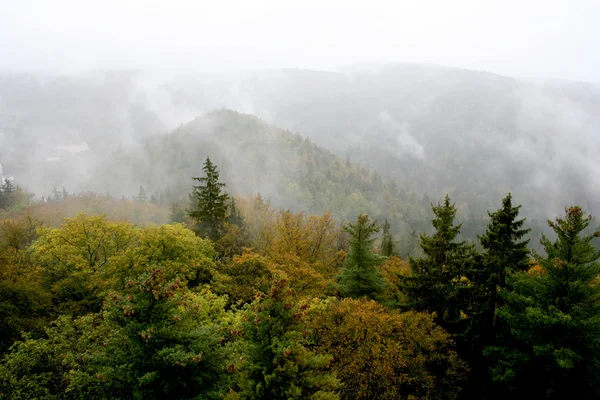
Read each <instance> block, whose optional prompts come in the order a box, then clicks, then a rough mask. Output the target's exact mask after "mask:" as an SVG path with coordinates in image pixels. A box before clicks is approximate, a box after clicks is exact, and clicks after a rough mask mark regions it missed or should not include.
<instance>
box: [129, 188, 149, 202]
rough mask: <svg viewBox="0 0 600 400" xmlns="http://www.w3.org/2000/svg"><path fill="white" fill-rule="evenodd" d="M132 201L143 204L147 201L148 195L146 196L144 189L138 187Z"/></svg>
mask: <svg viewBox="0 0 600 400" xmlns="http://www.w3.org/2000/svg"><path fill="white" fill-rule="evenodd" d="M133 199H134V200H136V201H139V202H140V203H145V202H146V201H148V195H147V194H146V190H145V189H144V187H143V186H141V185H140V189H139V190H138V194H137V196H135V197H134V198H133Z"/></svg>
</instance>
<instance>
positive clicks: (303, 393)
mask: <svg viewBox="0 0 600 400" xmlns="http://www.w3.org/2000/svg"><path fill="white" fill-rule="evenodd" d="M306 313H307V311H306V307H298V306H297V305H295V304H294V299H293V298H292V293H291V290H290V288H289V286H288V285H287V283H286V282H285V281H284V280H282V279H279V278H278V279H276V280H275V281H274V282H273V285H272V287H271V290H269V292H268V293H266V294H264V295H261V296H259V297H257V299H256V300H255V302H254V303H253V304H252V305H251V307H249V309H248V310H247V311H246V316H245V318H244V320H245V323H244V330H243V331H244V335H245V337H246V338H247V340H248V351H247V354H246V356H245V357H244V358H245V362H244V363H242V365H241V368H240V373H241V374H240V378H241V380H240V382H239V387H238V388H236V389H237V390H235V391H236V392H237V393H236V396H232V397H231V398H243V399H273V400H278V399H282V400H283V399H285V400H295V399H298V400H300V399H323V400H336V399H339V395H338V394H337V393H336V389H337V388H338V386H339V381H338V380H337V379H336V377H335V375H334V374H333V373H332V372H331V371H330V368H331V361H333V359H332V357H331V355H326V354H315V353H314V352H313V351H311V350H310V349H309V348H308V340H307V336H306V330H305V328H304V327H303V326H302V322H303V321H302V320H303V319H304V317H305V315H306ZM303 331H304V332H303ZM228 398H229V397H228Z"/></svg>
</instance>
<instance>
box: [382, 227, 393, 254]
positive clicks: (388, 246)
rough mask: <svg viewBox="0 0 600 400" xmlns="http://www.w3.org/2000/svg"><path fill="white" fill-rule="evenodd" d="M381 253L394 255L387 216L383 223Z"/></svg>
mask: <svg viewBox="0 0 600 400" xmlns="http://www.w3.org/2000/svg"><path fill="white" fill-rule="evenodd" d="M381 253H382V254H383V255H384V256H386V257H391V256H393V255H394V253H395V251H394V237H393V236H392V232H391V231H390V223H389V222H388V220H387V218H386V219H385V223H384V224H383V239H382V240H381Z"/></svg>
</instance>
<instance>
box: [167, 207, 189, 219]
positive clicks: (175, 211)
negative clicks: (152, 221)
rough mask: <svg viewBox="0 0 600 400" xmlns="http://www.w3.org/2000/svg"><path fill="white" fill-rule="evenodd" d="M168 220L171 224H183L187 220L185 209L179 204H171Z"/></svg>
mask: <svg viewBox="0 0 600 400" xmlns="http://www.w3.org/2000/svg"><path fill="white" fill-rule="evenodd" d="M169 210H170V214H169V220H170V221H171V223H185V221H186V219H187V213H186V211H185V208H184V207H182V206H181V205H180V204H177V203H173V204H171V207H170V209H169Z"/></svg>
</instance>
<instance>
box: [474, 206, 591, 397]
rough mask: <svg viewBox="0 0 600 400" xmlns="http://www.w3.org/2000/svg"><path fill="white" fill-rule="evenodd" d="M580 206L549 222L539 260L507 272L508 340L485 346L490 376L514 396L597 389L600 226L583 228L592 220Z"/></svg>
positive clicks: (504, 316) (584, 393) (504, 313)
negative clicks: (596, 241)
mask: <svg viewBox="0 0 600 400" xmlns="http://www.w3.org/2000/svg"><path fill="white" fill-rule="evenodd" d="M591 219H592V218H591V216H587V217H586V216H585V214H584V212H583V211H582V210H581V208H580V207H578V206H573V207H571V208H569V209H567V210H566V215H565V217H564V218H557V219H556V220H555V221H554V222H552V221H548V224H549V225H550V227H551V228H552V229H553V230H554V232H555V234H556V235H557V238H556V240H555V241H554V242H551V241H550V240H549V239H548V238H547V237H545V236H543V237H542V240H541V244H542V246H543V247H544V250H545V253H546V255H545V256H541V255H538V254H534V255H535V258H536V260H537V262H538V263H539V265H538V266H537V267H535V268H533V269H532V270H530V271H528V272H514V273H511V274H509V275H508V277H507V283H508V287H509V290H504V291H502V292H501V294H502V297H503V299H504V301H505V302H506V305H505V306H503V307H502V308H501V309H500V310H499V312H498V315H499V317H500V318H501V320H503V321H504V322H505V323H506V324H507V325H508V326H509V327H510V332H511V334H512V337H511V339H512V340H511V342H510V343H508V344H507V345H505V346H496V347H489V348H488V349H486V354H487V355H488V356H489V357H490V358H491V359H492V360H493V361H494V365H493V368H492V375H493V378H494V380H495V381H497V382H500V383H502V384H503V385H506V386H509V387H511V388H513V389H514V393H513V394H511V396H512V397H514V398H523V399H525V398H528V399H530V398H544V399H565V398H569V397H570V396H573V395H574V394H575V393H576V397H577V398H579V399H597V398H598V397H599V396H600V285H599V284H598V276H599V275H600V264H599V263H598V260H599V259H600V252H599V251H598V250H596V249H595V248H594V246H593V244H592V239H593V238H594V237H598V236H600V232H596V233H593V234H584V230H585V229H586V228H587V227H588V225H589V224H590V222H591Z"/></svg>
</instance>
